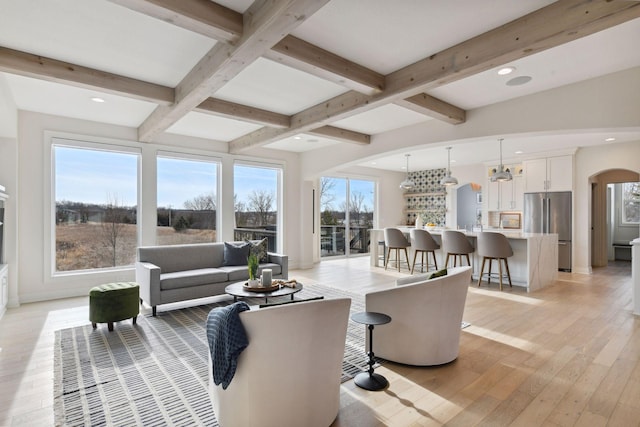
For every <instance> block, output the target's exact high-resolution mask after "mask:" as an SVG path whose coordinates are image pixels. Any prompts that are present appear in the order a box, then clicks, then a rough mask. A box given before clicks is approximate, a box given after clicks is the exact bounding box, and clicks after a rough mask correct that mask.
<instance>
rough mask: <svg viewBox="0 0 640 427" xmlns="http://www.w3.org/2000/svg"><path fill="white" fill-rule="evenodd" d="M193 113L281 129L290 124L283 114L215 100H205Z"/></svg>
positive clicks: (287, 117)
mask: <svg viewBox="0 0 640 427" xmlns="http://www.w3.org/2000/svg"><path fill="white" fill-rule="evenodd" d="M194 111H197V112H200V113H206V114H214V115H216V116H222V117H226V118H228V119H234V120H242V121H246V122H251V123H255V124H259V125H263V126H271V127H275V128H281V129H283V128H288V127H289V124H290V118H289V116H287V115H285V114H278V113H274V112H272V111H267V110H261V109H260V108H254V107H250V106H247V105H242V104H236V103H235V102H229V101H224V100H222V99H217V98H208V99H205V100H204V101H203V102H202V103H201V104H200V105H198V106H197V107H196V108H195V110H194Z"/></svg>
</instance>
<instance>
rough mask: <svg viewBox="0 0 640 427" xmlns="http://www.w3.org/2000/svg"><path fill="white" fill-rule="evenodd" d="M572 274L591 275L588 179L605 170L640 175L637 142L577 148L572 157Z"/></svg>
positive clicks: (639, 145)
mask: <svg viewBox="0 0 640 427" xmlns="http://www.w3.org/2000/svg"><path fill="white" fill-rule="evenodd" d="M575 169H576V170H575V174H574V176H575V182H574V188H575V194H574V199H573V200H574V223H573V271H574V272H576V273H590V272H591V184H590V183H589V178H590V177H592V176H594V175H597V174H598V173H600V172H604V171H606V170H609V169H628V170H631V171H634V172H638V173H640V141H635V142H629V143H620V144H609V145H603V146H598V147H588V148H581V149H579V150H578V152H577V153H576V157H575Z"/></svg>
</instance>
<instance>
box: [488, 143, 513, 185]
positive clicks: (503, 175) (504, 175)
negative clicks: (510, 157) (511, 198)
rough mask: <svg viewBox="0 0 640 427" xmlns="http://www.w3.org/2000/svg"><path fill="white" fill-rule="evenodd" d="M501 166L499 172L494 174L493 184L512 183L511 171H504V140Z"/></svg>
mask: <svg viewBox="0 0 640 427" xmlns="http://www.w3.org/2000/svg"><path fill="white" fill-rule="evenodd" d="M498 141H500V166H499V167H498V172H496V173H495V174H493V176H492V177H491V182H504V181H511V180H512V179H513V176H512V175H511V172H510V171H509V170H506V171H505V170H504V165H503V164H502V138H500V139H499V140H498Z"/></svg>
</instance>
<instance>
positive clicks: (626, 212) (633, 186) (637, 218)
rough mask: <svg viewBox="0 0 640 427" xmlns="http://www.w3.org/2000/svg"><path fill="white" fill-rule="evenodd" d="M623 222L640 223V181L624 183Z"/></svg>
mask: <svg viewBox="0 0 640 427" xmlns="http://www.w3.org/2000/svg"><path fill="white" fill-rule="evenodd" d="M621 212H622V223H623V224H638V223H640V182H625V183H624V184H622V211H621Z"/></svg>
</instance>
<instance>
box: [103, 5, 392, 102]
mask: <svg viewBox="0 0 640 427" xmlns="http://www.w3.org/2000/svg"><path fill="white" fill-rule="evenodd" d="M110 1H111V2H113V3H117V4H119V5H122V6H124V7H127V8H129V9H132V10H135V11H137V12H140V13H143V14H145V15H148V16H152V17H154V18H157V19H161V20H163V21H165V22H169V23H172V24H174V25H177V26H179V27H181V28H184V29H186V30H189V31H193V32H197V33H200V34H203V35H205V36H208V37H211V38H214V39H216V40H221V41H227V42H232V43H233V42H235V41H237V40H238V38H239V37H240V36H241V35H242V14H240V13H238V12H235V11H233V10H231V9H228V8H226V7H224V6H221V5H218V4H216V3H214V2H212V1H210V0H195V1H194V0H192V1H189V2H185V1H180V0H110ZM264 56H265V57H266V58H268V59H271V60H272V61H276V62H280V63H282V64H285V65H287V66H289V67H292V68H295V69H298V70H301V71H304V72H306V73H309V74H312V75H315V76H317V77H320V78H322V79H325V80H328V81H331V82H333V83H335V84H338V85H341V86H344V87H347V88H349V89H352V90H355V91H358V92H362V93H365V94H369V95H372V94H374V93H379V92H381V91H382V90H383V89H384V76H383V75H382V74H380V73H376V72H375V71H373V70H370V69H368V68H366V67H363V66H362V65H359V64H356V63H355V62H352V61H349V60H348V59H345V58H343V57H341V56H338V55H336V54H334V53H331V52H329V51H327V50H324V49H322V48H320V47H318V46H315V45H313V44H311V43H308V42H306V41H304V40H301V39H299V38H297V37H294V36H291V35H288V36H286V37H285V38H284V39H282V40H281V41H280V42H279V43H277V44H276V45H275V46H273V48H272V49H271V50H267V51H266V52H265V55H264Z"/></svg>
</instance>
